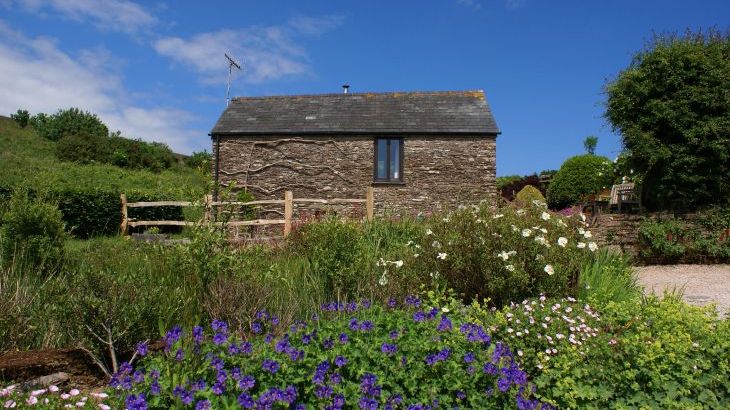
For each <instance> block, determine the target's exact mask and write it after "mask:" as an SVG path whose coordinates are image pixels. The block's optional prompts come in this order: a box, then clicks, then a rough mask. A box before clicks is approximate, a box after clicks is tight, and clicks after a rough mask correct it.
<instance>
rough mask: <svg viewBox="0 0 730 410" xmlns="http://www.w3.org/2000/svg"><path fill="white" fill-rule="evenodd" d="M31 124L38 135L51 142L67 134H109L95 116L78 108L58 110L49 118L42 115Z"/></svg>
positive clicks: (104, 135)
mask: <svg viewBox="0 0 730 410" xmlns="http://www.w3.org/2000/svg"><path fill="white" fill-rule="evenodd" d="M34 118H35V117H34ZM32 122H33V126H34V128H36V131H37V132H38V135H40V136H42V137H44V138H48V139H49V140H51V141H58V140H60V139H61V138H62V137H63V136H65V135H68V134H87V135H94V136H99V137H106V136H107V135H108V134H109V129H108V128H107V127H106V125H104V123H103V122H101V120H100V119H99V117H97V116H96V114H92V113H90V112H87V111H82V110H80V109H78V108H69V109H66V110H58V112H56V113H55V114H53V115H51V116H45V115H44V116H43V117H38V119H37V120H35V121H32Z"/></svg>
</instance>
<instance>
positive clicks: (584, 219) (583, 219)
mask: <svg viewBox="0 0 730 410" xmlns="http://www.w3.org/2000/svg"><path fill="white" fill-rule="evenodd" d="M580 220H581V221H583V222H585V221H586V216H585V214H584V213H583V212H581V213H580Z"/></svg>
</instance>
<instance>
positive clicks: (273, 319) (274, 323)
mask: <svg viewBox="0 0 730 410" xmlns="http://www.w3.org/2000/svg"><path fill="white" fill-rule="evenodd" d="M271 324H272V325H274V326H277V325H278V324H279V318H278V317H277V316H271Z"/></svg>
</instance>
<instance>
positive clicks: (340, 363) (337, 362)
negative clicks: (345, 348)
mask: <svg viewBox="0 0 730 410" xmlns="http://www.w3.org/2000/svg"><path fill="white" fill-rule="evenodd" d="M346 364H347V358H346V357H345V356H337V357H335V366H337V367H342V366H344V365H346Z"/></svg>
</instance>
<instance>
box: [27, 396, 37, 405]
mask: <svg viewBox="0 0 730 410" xmlns="http://www.w3.org/2000/svg"><path fill="white" fill-rule="evenodd" d="M25 402H26V403H28V404H30V405H31V406H32V405H34V404H36V403H38V397H36V396H30V397H28V398H27V399H26V400H25Z"/></svg>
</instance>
